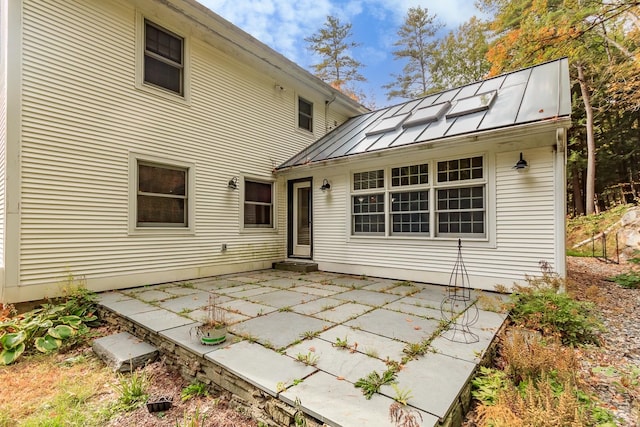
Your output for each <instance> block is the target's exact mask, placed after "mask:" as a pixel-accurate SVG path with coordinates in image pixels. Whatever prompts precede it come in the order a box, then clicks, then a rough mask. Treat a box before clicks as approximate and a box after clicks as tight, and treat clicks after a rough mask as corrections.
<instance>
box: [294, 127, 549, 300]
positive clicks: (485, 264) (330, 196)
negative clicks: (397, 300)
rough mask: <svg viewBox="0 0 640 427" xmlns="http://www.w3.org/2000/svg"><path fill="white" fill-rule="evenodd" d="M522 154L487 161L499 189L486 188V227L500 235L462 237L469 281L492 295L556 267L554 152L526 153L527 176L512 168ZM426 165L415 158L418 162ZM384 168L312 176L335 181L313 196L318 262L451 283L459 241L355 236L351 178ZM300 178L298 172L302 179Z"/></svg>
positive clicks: (358, 166)
mask: <svg viewBox="0 0 640 427" xmlns="http://www.w3.org/2000/svg"><path fill="white" fill-rule="evenodd" d="M551 137H552V136H551ZM547 143H549V144H551V143H552V140H550V141H547ZM452 154H453V155H454V156H455V151H453V150H450V151H449V152H440V153H438V158H439V157H442V158H449V157H450V156H451V155H452ZM427 155H428V154H422V155H421V156H427ZM518 155H519V153H518V152H515V153H514V152H503V153H494V152H487V153H486V156H487V157H486V158H487V159H495V161H489V165H490V166H489V167H493V172H491V171H489V177H494V178H495V187H493V186H492V184H491V183H489V184H488V194H489V199H490V198H491V197H493V199H494V200H493V202H492V200H488V211H487V213H488V216H489V222H491V223H495V227H491V226H489V227H488V230H489V233H490V234H494V233H495V234H494V235H491V236H490V239H489V240H490V241H489V242H471V241H464V239H463V259H464V263H465V267H466V269H467V271H468V273H469V275H470V276H472V277H474V278H479V279H482V282H483V283H484V285H482V287H485V288H489V289H491V288H493V286H494V285H497V284H502V285H511V284H512V283H513V282H515V281H523V280H524V277H525V275H535V274H539V273H540V270H539V265H538V263H539V261H540V260H545V261H547V262H549V263H551V265H552V266H553V261H554V255H555V248H554V242H555V235H554V226H555V220H556V216H555V214H554V208H555V207H554V200H555V195H554V171H553V164H554V163H553V162H554V153H553V151H552V148H551V147H550V146H549V147H544V148H536V149H530V150H526V151H525V153H524V155H525V158H526V160H527V161H528V162H529V164H530V165H531V167H530V168H529V170H527V171H526V172H524V173H518V172H516V171H515V170H513V169H512V166H513V164H514V163H515V160H517V158H518ZM420 160H421V158H420V157H417V156H416V155H412V156H411V162H412V163H415V162H417V161H420ZM424 160H430V159H429V158H428V157H424ZM372 162H373V163H372ZM376 162H377V163H376ZM394 164H395V163H394ZM407 164H408V163H407ZM380 165H381V163H380V160H372V161H360V162H353V163H351V164H350V166H349V169H347V167H344V166H341V167H332V168H331V169H327V170H322V169H320V170H315V171H314V181H317V182H321V181H322V179H324V178H327V179H329V181H330V182H331V190H330V191H329V192H326V194H325V193H323V192H320V191H315V192H314V200H313V206H314V223H313V224H314V239H313V248H314V251H313V254H314V260H315V261H316V262H319V263H320V264H321V265H322V264H324V265H328V266H330V267H331V268H333V269H335V270H336V271H343V272H358V273H359V274H368V272H370V271H375V272H376V273H377V274H386V272H384V271H383V270H384V269H388V270H389V271H390V272H391V273H389V274H391V275H395V278H399V279H403V278H408V277H412V278H414V279H415V278H418V279H420V280H424V281H427V282H429V281H431V282H436V283H441V284H447V283H448V280H449V276H450V274H451V271H452V269H453V266H454V263H455V261H456V256H457V245H456V242H455V241H448V242H443V241H437V240H428V239H425V240H421V239H403V238H395V237H389V238H376V237H371V238H351V237H350V229H349V227H350V217H349V214H348V213H349V210H350V207H349V206H350V200H349V197H350V196H349V185H350V173H351V171H354V170H364V169H366V168H367V167H370V168H372V169H373V168H375V167H380ZM302 173H303V172H296V177H297V176H298V175H300V174H302ZM494 230H495V231H494ZM381 269H382V270H381ZM369 274H370V273H369ZM487 284H488V285H487Z"/></svg>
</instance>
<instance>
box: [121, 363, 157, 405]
mask: <svg viewBox="0 0 640 427" xmlns="http://www.w3.org/2000/svg"><path fill="white" fill-rule="evenodd" d="M149 384H150V379H149V376H148V375H147V373H146V372H145V371H143V370H139V371H133V372H131V374H130V375H128V376H127V375H124V374H120V375H119V376H118V384H116V386H115V389H116V391H117V392H118V394H119V396H118V403H119V404H120V405H121V408H122V409H124V410H125V411H131V410H133V409H136V408H137V407H139V406H141V405H142V404H143V403H144V402H145V401H146V400H147V397H149V394H148V393H147V389H148V388H149Z"/></svg>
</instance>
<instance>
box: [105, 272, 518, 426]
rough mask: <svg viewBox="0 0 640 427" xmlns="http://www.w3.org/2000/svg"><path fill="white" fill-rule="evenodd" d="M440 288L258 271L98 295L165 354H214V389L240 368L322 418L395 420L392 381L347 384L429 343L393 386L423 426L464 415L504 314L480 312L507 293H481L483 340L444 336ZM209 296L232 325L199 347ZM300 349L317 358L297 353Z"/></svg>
mask: <svg viewBox="0 0 640 427" xmlns="http://www.w3.org/2000/svg"><path fill="white" fill-rule="evenodd" d="M445 291H446V288H445V287H442V286H435V285H429V284H424V283H407V282H398V281H394V280H388V279H376V278H371V277H360V276H349V275H341V274H333V273H327V272H317V271H316V272H311V273H304V272H289V271H283V270H263V271H256V272H248V273H242V274H236V275H228V276H221V277H211V278H205V279H198V280H191V281H187V282H174V283H166V284H161V285H152V286H145V287H142V288H136V289H129V290H123V291H118V292H108V293H104V294H101V295H100V296H99V303H100V305H101V306H102V308H103V309H107V310H108V312H111V313H113V314H114V315H117V316H118V317H120V318H121V319H123V320H124V321H127V322H130V323H131V324H132V325H134V326H135V327H134V328H132V329H135V331H134V333H136V332H137V334H136V335H138V336H140V335H145V336H141V337H140V338H143V339H145V338H146V337H149V336H153V337H155V338H154V340H156V341H158V340H164V341H166V342H167V343H169V344H167V345H165V346H164V351H165V352H168V351H178V350H177V349H179V351H181V352H182V354H185V355H186V357H188V358H190V359H189V360H191V359H193V360H201V361H202V363H205V362H206V363H210V364H211V367H212V368H211V369H209V371H211V372H209V371H207V369H205V370H204V371H205V372H208V374H207V376H208V377H209V378H210V379H211V381H212V382H213V383H215V384H216V385H217V386H218V387H221V388H223V389H227V390H228V391H230V392H232V393H233V392H235V389H234V386H232V385H231V382H233V379H234V378H237V379H238V380H239V381H240V382H243V383H244V382H246V384H248V385H251V386H252V387H254V388H255V389H256V390H258V391H259V393H262V394H263V395H264V396H267V397H270V398H271V399H273V400H274V401H275V402H276V403H278V404H281V405H289V406H290V407H293V406H294V405H295V402H296V401H299V404H298V409H301V410H302V411H303V412H304V413H305V414H307V415H308V416H310V417H313V419H315V421H316V423H317V424H322V423H324V424H326V425H329V426H345V427H347V426H354V427H355V426H358V427H360V426H363V425H366V426H385V427H386V426H392V425H393V424H392V423H391V421H390V419H389V406H390V405H391V404H392V403H394V400H393V398H394V397H395V396H396V394H397V391H396V390H395V389H394V388H393V387H391V386H389V385H385V386H382V388H381V389H380V392H379V393H376V394H374V396H373V397H372V398H371V399H370V400H367V399H366V398H365V397H364V396H363V394H362V392H361V390H360V389H359V388H356V387H354V383H355V382H356V381H357V380H358V379H359V378H362V377H365V376H367V375H368V374H369V373H371V372H372V371H376V372H378V373H380V374H382V373H383V372H384V371H385V370H386V369H387V364H388V363H389V361H395V362H400V361H401V360H402V358H403V357H404V356H406V354H405V353H404V352H403V350H404V349H405V347H406V346H407V345H409V344H412V343H413V344H416V343H424V342H429V343H430V344H429V350H430V351H429V352H427V353H426V354H425V355H423V356H419V357H417V358H415V359H413V360H410V361H408V362H407V363H406V364H405V365H404V366H403V368H402V369H401V370H400V372H398V374H397V383H396V385H397V387H396V388H397V389H399V390H404V391H409V392H410V396H411V397H410V398H409V399H408V406H409V409H410V410H412V411H414V413H419V414H420V416H421V417H422V423H421V425H422V426H439V425H456V424H457V423H458V422H459V420H460V419H461V416H462V412H463V408H462V406H465V405H468V402H469V395H470V392H469V390H470V387H469V381H470V379H471V377H472V374H473V373H474V371H475V369H476V367H477V365H478V363H480V361H481V360H482V359H483V357H484V356H485V355H486V354H487V351H488V349H489V348H490V345H491V343H492V341H493V339H494V337H495V334H496V333H497V332H498V330H499V329H500V328H501V326H502V324H503V323H504V320H505V318H506V314H503V313H498V312H495V311H488V310H487V309H489V308H490V309H493V307H490V306H492V305H493V306H494V307H497V306H499V302H500V301H501V299H502V298H503V296H502V295H498V294H485V295H484V297H483V298H482V299H481V301H479V302H478V307H479V319H478V322H477V323H476V324H474V325H473V326H472V327H471V330H472V331H473V332H474V333H475V334H477V335H478V336H479V338H480V340H479V341H478V342H476V343H472V344H465V343H459V342H452V341H450V340H448V339H446V338H445V337H444V336H443V335H446V331H445V333H444V334H443V333H442V331H441V327H442V326H443V322H442V321H441V314H440V303H441V301H442V300H443V299H444V298H445ZM210 294H216V295H218V298H217V300H218V303H219V305H220V306H221V307H223V308H225V309H226V310H228V312H227V320H228V321H229V322H230V323H232V324H231V325H230V326H229V331H230V335H229V337H228V339H227V341H226V342H225V343H224V344H221V345H219V346H215V347H209V346H204V345H201V344H200V343H199V342H198V340H197V337H195V334H194V333H193V331H194V328H195V327H196V326H197V325H198V324H199V321H200V320H202V319H203V318H204V316H205V311H204V310H203V308H204V306H205V305H206V304H207V301H208V298H209V295H210ZM474 295H476V297H477V296H478V295H480V293H475V292H474ZM487 301H489V303H487ZM338 341H341V342H343V343H346V348H344V347H341V346H337V345H336V344H337V343H338ZM154 344H155V345H157V344H156V343H154ZM160 350H161V352H162V351H163V349H162V348H161V349H160ZM305 355H308V356H309V357H310V358H311V359H313V360H314V362H315V364H314V365H311V366H310V365H306V364H304V363H302V362H300V361H298V357H299V356H305ZM199 363H200V362H199ZM248 394H249V395H250V394H251V393H248ZM254 394H255V393H254ZM272 403H273V402H272ZM272 406H273V405H272ZM294 411H295V410H294ZM267 412H268V411H267ZM285 412H286V411H285ZM275 418H277V417H275ZM285 418H286V417H285ZM270 422H272V423H273V424H274V425H279V424H281V423H284V422H285V421H278V420H270Z"/></svg>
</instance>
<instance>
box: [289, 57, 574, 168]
mask: <svg viewBox="0 0 640 427" xmlns="http://www.w3.org/2000/svg"><path fill="white" fill-rule="evenodd" d="M570 114H571V87H570V80H569V63H568V60H567V58H562V59H558V60H555V61H550V62H546V63H544V64H540V65H536V66H533V67H529V68H525V69H522V70H518V71H514V72H511V73H506V74H502V75H500V76H496V77H492V78H490V79H487V80H483V81H479V82H475V83H471V84H469V85H466V86H462V87H459V88H455V89H451V90H447V91H444V92H440V93H437V94H432V95H428V96H426V97H424V98H419V99H414V100H411V101H407V102H405V103H403V104H398V105H394V106H391V107H387V108H383V109H381V110H377V111H372V112H369V113H366V114H363V115H360V116H356V117H353V118H351V119H349V120H348V121H346V122H345V123H343V124H342V125H340V126H339V127H338V128H336V129H334V130H333V131H332V132H330V133H328V134H327V135H325V136H324V137H322V138H320V139H319V140H318V141H316V142H315V143H313V144H311V145H310V146H309V147H307V148H306V149H304V150H303V151H301V152H300V153H298V154H297V155H295V156H294V157H292V158H291V159H289V160H288V161H286V162H285V163H283V164H282V165H280V166H279V167H278V169H283V168H288V167H292V166H298V165H303V164H308V163H314V162H319V161H323V160H330V159H336V158H339V157H345V156H350V155H355V154H361V153H368V152H373V151H379V150H385V149H389V148H396V147H400V146H403V145H408V144H415V143H426V142H433V141H436V140H439V139H442V138H447V137H451V136H457V135H463V134H468V133H474V132H480V131H487V130H491V129H501V128H506V127H510V126H515V125H521V124H525V123H531V122H537V121H543V120H549V119H554V118H559V117H569V116H570Z"/></svg>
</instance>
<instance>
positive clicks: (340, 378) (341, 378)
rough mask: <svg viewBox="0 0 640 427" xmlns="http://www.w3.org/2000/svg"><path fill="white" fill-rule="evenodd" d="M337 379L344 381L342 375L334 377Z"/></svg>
mask: <svg viewBox="0 0 640 427" xmlns="http://www.w3.org/2000/svg"><path fill="white" fill-rule="evenodd" d="M336 379H337V380H338V381H344V377H336Z"/></svg>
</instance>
